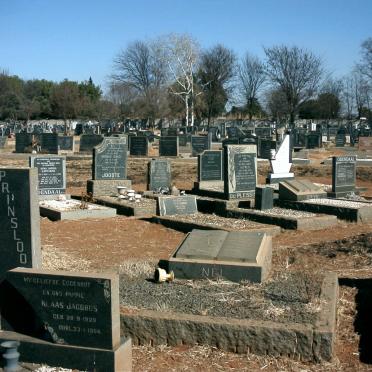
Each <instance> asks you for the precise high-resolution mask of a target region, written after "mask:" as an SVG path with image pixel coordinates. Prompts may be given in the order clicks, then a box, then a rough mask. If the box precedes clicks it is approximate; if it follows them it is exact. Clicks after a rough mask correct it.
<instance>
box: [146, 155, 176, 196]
mask: <svg viewBox="0 0 372 372" xmlns="http://www.w3.org/2000/svg"><path fill="white" fill-rule="evenodd" d="M171 178H172V174H171V163H170V161H168V160H165V159H164V160H163V159H152V160H151V161H150V162H149V190H151V191H158V190H159V189H160V188H165V187H167V188H169V189H170V187H171V183H172V182H171Z"/></svg>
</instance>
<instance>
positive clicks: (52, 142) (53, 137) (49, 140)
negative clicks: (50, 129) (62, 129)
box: [39, 133, 58, 154]
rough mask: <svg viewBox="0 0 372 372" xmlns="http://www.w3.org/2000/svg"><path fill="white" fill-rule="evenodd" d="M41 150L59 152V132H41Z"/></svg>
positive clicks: (50, 152) (47, 152)
mask: <svg viewBox="0 0 372 372" xmlns="http://www.w3.org/2000/svg"><path fill="white" fill-rule="evenodd" d="M39 138H40V145H41V151H42V152H43V153H46V154H58V134H57V133H41V134H40V135H39Z"/></svg>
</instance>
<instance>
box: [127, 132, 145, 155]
mask: <svg viewBox="0 0 372 372" xmlns="http://www.w3.org/2000/svg"><path fill="white" fill-rule="evenodd" d="M148 150H149V141H148V138H147V137H146V136H138V137H131V139H130V146H129V154H130V155H135V156H148Z"/></svg>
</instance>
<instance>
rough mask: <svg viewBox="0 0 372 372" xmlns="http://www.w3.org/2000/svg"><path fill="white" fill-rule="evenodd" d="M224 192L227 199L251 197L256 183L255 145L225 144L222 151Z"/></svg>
mask: <svg viewBox="0 0 372 372" xmlns="http://www.w3.org/2000/svg"><path fill="white" fill-rule="evenodd" d="M224 162H225V167H224V168H225V176H224V192H225V197H226V198H228V199H239V198H250V197H253V195H254V191H255V188H256V184H257V157H256V146H255V145H227V146H226V147H225V153H224Z"/></svg>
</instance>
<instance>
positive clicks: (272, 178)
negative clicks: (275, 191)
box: [266, 173, 294, 184]
mask: <svg viewBox="0 0 372 372" xmlns="http://www.w3.org/2000/svg"><path fill="white" fill-rule="evenodd" d="M293 179H294V174H293V173H277V174H275V173H270V174H269V176H268V177H267V178H266V183H268V184H273V183H279V182H282V181H286V180H293Z"/></svg>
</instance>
